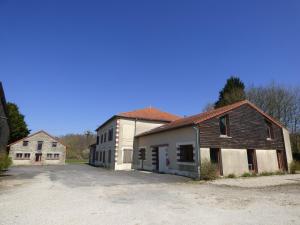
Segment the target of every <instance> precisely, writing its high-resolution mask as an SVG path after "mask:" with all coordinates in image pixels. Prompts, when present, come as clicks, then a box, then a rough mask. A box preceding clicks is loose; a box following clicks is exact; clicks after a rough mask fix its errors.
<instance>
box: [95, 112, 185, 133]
mask: <svg viewBox="0 0 300 225" xmlns="http://www.w3.org/2000/svg"><path fill="white" fill-rule="evenodd" d="M120 117H121V118H129V119H140V120H151V121H158V122H167V123H169V122H172V121H175V120H177V119H180V118H181V117H180V116H176V115H174V114H171V113H167V112H163V111H160V110H159V109H156V108H153V107H148V108H144V109H139V110H134V111H130V112H123V113H119V114H117V115H114V116H112V117H111V118H110V119H108V120H106V121H105V122H104V123H103V124H101V125H100V126H99V127H98V128H97V129H96V131H98V130H99V129H100V128H101V127H103V126H105V125H106V124H107V123H108V122H110V121H112V120H113V119H115V118H120Z"/></svg>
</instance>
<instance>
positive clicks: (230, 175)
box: [227, 173, 236, 178]
mask: <svg viewBox="0 0 300 225" xmlns="http://www.w3.org/2000/svg"><path fill="white" fill-rule="evenodd" d="M227 178H236V176H235V174H233V173H231V174H228V176H227Z"/></svg>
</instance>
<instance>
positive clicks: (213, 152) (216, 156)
mask: <svg viewBox="0 0 300 225" xmlns="http://www.w3.org/2000/svg"><path fill="white" fill-rule="evenodd" d="M210 161H211V163H213V164H215V165H216V166H217V175H219V176H222V175H223V169H222V157H221V149H219V148H211V149H210Z"/></svg>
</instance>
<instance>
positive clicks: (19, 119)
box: [7, 102, 30, 143]
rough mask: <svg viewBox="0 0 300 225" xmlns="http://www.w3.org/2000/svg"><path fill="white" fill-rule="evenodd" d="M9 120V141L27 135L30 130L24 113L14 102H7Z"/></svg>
mask: <svg viewBox="0 0 300 225" xmlns="http://www.w3.org/2000/svg"><path fill="white" fill-rule="evenodd" d="M7 112H8V122H9V128H10V135H9V143H12V142H14V141H17V140H19V139H22V138H24V137H26V136H27V135H28V134H29V133H30V130H28V128H27V124H26V122H25V120H24V115H22V114H21V113H20V112H19V108H18V106H17V105H16V104H14V103H10V102H8V103H7Z"/></svg>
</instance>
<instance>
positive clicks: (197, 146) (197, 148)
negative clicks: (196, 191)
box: [193, 126, 201, 180]
mask: <svg viewBox="0 0 300 225" xmlns="http://www.w3.org/2000/svg"><path fill="white" fill-rule="evenodd" d="M193 128H194V130H195V132H196V144H195V158H196V174H197V177H196V179H197V180H200V166H201V154H200V129H199V126H195V127H193Z"/></svg>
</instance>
